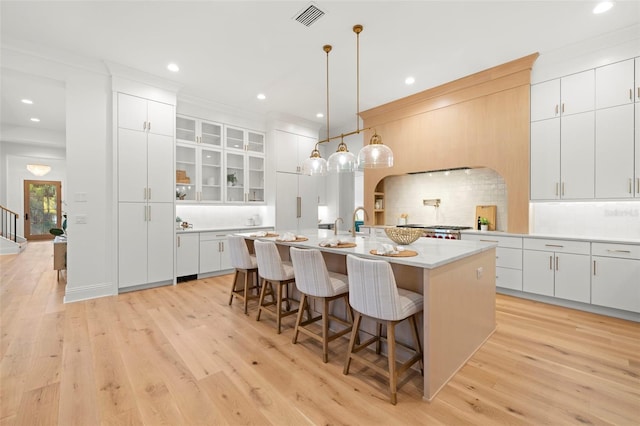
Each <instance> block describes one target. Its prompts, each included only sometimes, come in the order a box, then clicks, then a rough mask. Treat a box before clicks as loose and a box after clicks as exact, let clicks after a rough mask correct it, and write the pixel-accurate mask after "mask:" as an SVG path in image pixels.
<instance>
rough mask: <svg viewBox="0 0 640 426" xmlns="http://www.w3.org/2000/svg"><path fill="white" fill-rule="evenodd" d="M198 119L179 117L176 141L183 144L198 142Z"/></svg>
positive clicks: (177, 119) (177, 118)
mask: <svg viewBox="0 0 640 426" xmlns="http://www.w3.org/2000/svg"><path fill="white" fill-rule="evenodd" d="M197 136H198V134H197V133H196V119H195V118H191V117H184V116H181V115H178V116H177V117H176V140H178V141H182V142H190V143H196V142H197Z"/></svg>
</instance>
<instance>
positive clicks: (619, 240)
mask: <svg viewBox="0 0 640 426" xmlns="http://www.w3.org/2000/svg"><path fill="white" fill-rule="evenodd" d="M460 232H461V233H462V234H463V235H464V234H475V235H495V236H497V237H522V238H539V239H546V240H572V241H585V242H594V243H608V244H634V245H640V239H638V238H635V239H633V238H628V239H623V238H597V237H596V238H590V237H586V236H584V235H581V236H576V235H545V234H512V233H508V232H502V231H477V230H473V229H465V230H463V231H460ZM462 238H463V239H464V236H463V237H462Z"/></svg>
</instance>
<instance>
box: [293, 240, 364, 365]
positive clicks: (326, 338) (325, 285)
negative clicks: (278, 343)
mask: <svg viewBox="0 0 640 426" xmlns="http://www.w3.org/2000/svg"><path fill="white" fill-rule="evenodd" d="M290 254H291V262H292V263H293V270H294V272H295V276H296V287H297V288H298V291H299V292H300V294H301V297H300V309H299V311H298V317H297V319H296V326H295V329H294V332H293V340H292V341H293V343H294V344H296V343H297V340H298V333H300V332H302V333H304V334H306V335H307V336H309V337H311V338H313V339H315V340H317V341H319V342H321V343H322V361H323V362H328V361H329V342H331V341H333V340H335V339H337V338H338V337H341V336H344V335H345V334H347V333H349V332H351V328H352V325H353V314H352V312H351V308H350V306H349V280H348V278H347V276H346V275H344V274H339V273H336V272H329V271H328V270H327V265H326V264H325V262H324V258H323V257H322V253H320V250H316V249H299V248H296V247H291V249H290ZM309 298H317V299H321V300H322V314H321V315H318V316H316V317H312V315H311V314H310V309H307V312H308V316H307V320H306V321H302V313H303V311H304V310H305V308H309ZM339 299H344V302H345V307H346V311H347V317H348V319H349V321H350V322H347V321H345V320H343V319H342V318H339V317H336V316H334V315H331V311H330V306H329V305H330V302H333V301H335V300H339ZM320 320H322V332H321V333H322V334H320V335H319V334H317V333H315V332H314V331H313V330H310V329H308V328H307V326H308V325H310V324H313V323H315V322H317V321H320ZM329 320H331V321H335V322H338V323H340V324H342V325H344V326H346V328H344V329H342V330H340V331H337V332H335V333H333V334H330V333H329Z"/></svg>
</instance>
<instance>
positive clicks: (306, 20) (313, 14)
mask: <svg viewBox="0 0 640 426" xmlns="http://www.w3.org/2000/svg"><path fill="white" fill-rule="evenodd" d="M323 16H324V12H323V11H322V10H320V9H318V7H317V6H316V5H315V4H313V3H309V5H308V6H307V7H305V8H304V9H302V11H300V12H299V13H298V14H297V15H296V17H295V18H294V19H295V20H296V21H298V22H300V23H301V24H303V25H305V26H307V27H310V26H311V24H313V23H314V22H316V21H317V20H318V19H320V18H322V17H323Z"/></svg>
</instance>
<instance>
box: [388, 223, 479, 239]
mask: <svg viewBox="0 0 640 426" xmlns="http://www.w3.org/2000/svg"><path fill="white" fill-rule="evenodd" d="M398 227H399V228H420V229H422V230H423V233H422V236H423V237H427V238H442V239H444V240H459V239H460V231H461V230H463V229H471V227H470V226H452V225H423V224H419V223H409V224H407V225H398Z"/></svg>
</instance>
